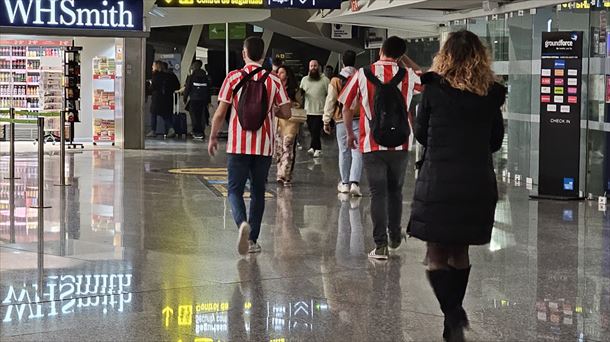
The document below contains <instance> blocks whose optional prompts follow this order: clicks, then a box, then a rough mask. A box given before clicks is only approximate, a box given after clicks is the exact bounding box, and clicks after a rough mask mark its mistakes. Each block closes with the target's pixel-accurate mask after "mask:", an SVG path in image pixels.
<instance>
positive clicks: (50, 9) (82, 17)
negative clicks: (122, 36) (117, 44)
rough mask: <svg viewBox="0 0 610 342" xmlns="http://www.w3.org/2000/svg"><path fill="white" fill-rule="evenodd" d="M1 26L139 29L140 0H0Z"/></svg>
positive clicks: (140, 23)
mask: <svg viewBox="0 0 610 342" xmlns="http://www.w3.org/2000/svg"><path fill="white" fill-rule="evenodd" d="M0 26H8V27H41V28H67V29H90V30H124V31H142V0H0Z"/></svg>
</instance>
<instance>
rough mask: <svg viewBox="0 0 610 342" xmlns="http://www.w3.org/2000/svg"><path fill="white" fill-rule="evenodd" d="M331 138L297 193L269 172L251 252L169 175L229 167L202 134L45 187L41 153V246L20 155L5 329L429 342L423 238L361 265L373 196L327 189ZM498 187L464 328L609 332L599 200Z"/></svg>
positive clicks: (4, 232)
mask: <svg viewBox="0 0 610 342" xmlns="http://www.w3.org/2000/svg"><path fill="white" fill-rule="evenodd" d="M326 143H327V145H326V146H325V148H326V153H325V156H324V158H323V159H321V160H320V161H318V162H314V161H312V160H310V159H309V157H308V156H306V155H305V153H303V152H299V155H298V159H297V164H296V173H295V174H296V176H295V182H294V183H295V184H294V186H293V187H292V188H276V185H275V184H273V183H270V185H269V186H270V193H273V194H274V197H273V198H269V199H268V201H267V210H266V213H265V219H264V224H263V232H262V237H261V244H262V246H263V253H262V254H261V255H259V256H256V257H249V258H245V259H241V258H239V257H238V256H237V253H236V252H235V251H234V239H235V237H236V230H235V227H234V224H233V223H232V219H231V217H230V211H229V209H228V206H227V202H226V199H225V198H224V197H222V196H218V192H217V191H214V190H213V189H211V188H210V187H208V186H206V184H204V182H202V180H201V179H200V178H199V177H200V176H197V175H191V174H184V173H179V174H175V173H170V172H169V171H168V170H170V169H191V168H212V169H213V168H222V167H223V166H224V162H225V161H224V157H222V156H220V157H217V158H216V159H210V158H208V157H207V154H206V153H205V148H204V147H205V145H203V144H197V143H190V142H189V143H187V144H186V145H185V144H184V143H166V142H156V143H154V144H153V145H152V146H151V148H150V149H149V150H146V151H120V150H104V149H100V150H94V151H77V152H72V151H70V152H69V153H68V162H67V165H68V175H69V177H68V180H69V182H70V183H71V184H72V186H71V187H67V188H60V187H56V186H54V184H55V183H57V181H58V159H57V158H58V157H57V156H56V155H50V156H47V157H46V158H45V162H46V166H45V169H46V170H45V181H46V182H45V184H46V186H45V189H44V191H45V201H46V203H45V204H47V205H51V206H52V208H51V209H46V210H43V211H42V214H43V215H44V217H42V219H43V221H44V230H43V232H42V233H43V234H42V236H43V240H44V241H43V243H42V244H39V234H38V233H39V232H38V215H40V213H41V211H39V210H36V209H30V207H31V206H35V205H37V199H38V189H37V172H38V169H37V163H36V156H35V154H30V153H22V154H18V159H17V175H18V176H20V177H21V179H19V180H15V181H14V183H13V184H11V181H9V180H4V179H1V180H0V182H1V187H0V219H1V221H0V339H1V340H2V341H5V340H6V341H43V340H44V341H83V340H96V341H97V340H103V341H174V342H176V341H183V342H186V341H198V342H203V341H206V342H207V341H246V340H249V341H278V342H279V341H439V340H440V339H441V338H440V330H441V326H442V317H441V313H440V310H439V309H438V305H437V303H436V301H435V299H434V297H433V294H432V291H431V290H430V288H429V286H428V284H427V281H426V279H425V275H424V267H423V266H422V264H421V261H422V259H423V256H424V244H423V243H422V242H420V241H417V240H414V239H410V240H408V242H407V245H406V248H403V249H402V250H401V251H399V252H398V253H397V255H395V256H394V257H392V258H391V259H390V260H389V261H388V262H386V263H383V262H382V263H371V262H369V261H368V260H367V258H366V251H367V250H368V249H370V248H372V243H373V242H372V237H371V234H372V231H371V230H372V229H371V222H370V212H369V209H368V208H369V201H370V197H369V196H368V194H365V197H364V198H363V199H362V200H357V199H351V198H341V197H337V195H336V193H335V190H334V189H335V184H336V181H337V175H338V170H337V166H336V162H335V160H336V148H334V147H333V146H332V140H328V141H327V142H326ZM2 151H3V152H2V155H0V170H1V173H2V174H1V175H0V176H1V177H2V178H4V177H6V176H7V175H8V156H7V155H6V153H5V151H6V149H3V150H2ZM273 171H274V170H272V172H273ZM499 173H500V170H499ZM500 174H501V173H500ZM270 179H273V177H270ZM408 179H409V181H408V182H407V184H406V185H405V194H406V196H405V201H404V206H405V209H406V210H405V214H404V215H405V216H407V215H408V212H409V210H408V208H409V205H410V196H411V194H412V187H413V181H414V177H413V173H412V171H409V175H408ZM211 180H216V179H211ZM13 188H14V197H11V195H10V193H11V189H13ZM364 188H366V186H365V187H364ZM500 192H501V194H502V195H501V200H500V203H499V205H498V209H497V215H496V218H497V222H496V226H495V229H494V232H493V236H492V242H491V244H489V245H488V246H484V247H478V248H473V250H472V263H473V265H474V268H473V273H472V276H471V284H470V288H469V290H468V293H467V298H466V302H465V306H466V309H467V311H469V313H470V316H471V319H472V330H470V331H468V332H467V337H468V338H469V340H472V341H534V340H547V341H548V340H550V341H608V340H610V219H609V218H608V215H607V213H606V212H601V211H598V208H597V204H596V203H590V202H551V201H530V200H528V197H527V191H526V189H525V184H523V186H515V185H514V184H508V183H506V182H502V179H501V178H500ZM13 204H14V210H11V209H12V208H13V206H12V205H13ZM40 251H43V253H40Z"/></svg>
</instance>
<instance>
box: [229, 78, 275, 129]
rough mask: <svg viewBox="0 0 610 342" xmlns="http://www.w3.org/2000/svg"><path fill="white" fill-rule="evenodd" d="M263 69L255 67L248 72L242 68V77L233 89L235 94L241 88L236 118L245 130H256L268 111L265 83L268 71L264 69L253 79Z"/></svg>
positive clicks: (263, 121) (260, 125) (261, 124)
mask: <svg viewBox="0 0 610 342" xmlns="http://www.w3.org/2000/svg"><path fill="white" fill-rule="evenodd" d="M263 70H265V69H264V68H262V67H259V68H256V69H254V70H252V71H251V72H250V73H246V72H245V71H243V70H242V71H241V73H242V75H243V78H242V79H241V81H239V83H238V84H237V86H236V87H235V90H234V91H233V94H235V95H237V94H238V93H239V90H240V89H241V95H240V96H239V103H238V105H237V118H238V119H239V124H240V125H241V127H242V128H243V129H245V130H246V131H258V130H259V129H260V128H261V127H262V126H263V123H265V119H266V118H267V114H268V113H269V96H268V94H267V84H266V83H265V81H266V80H267V77H269V71H265V72H264V73H263V75H262V76H261V77H260V78H259V79H258V80H254V79H253V77H254V75H256V74H257V73H259V72H260V71H263Z"/></svg>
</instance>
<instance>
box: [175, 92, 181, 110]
mask: <svg viewBox="0 0 610 342" xmlns="http://www.w3.org/2000/svg"><path fill="white" fill-rule="evenodd" d="M178 114H180V92H179V91H175V92H174V115H178Z"/></svg>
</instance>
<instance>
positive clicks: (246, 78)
mask: <svg viewBox="0 0 610 342" xmlns="http://www.w3.org/2000/svg"><path fill="white" fill-rule="evenodd" d="M262 70H265V68H263V67H258V68H256V69H254V70H252V71H251V72H249V73H247V72H245V71H244V70H241V74H242V75H243V77H242V79H241V80H240V81H239V83H237V85H236V86H235V89H233V94H237V93H238V92H239V90H240V89H241V88H242V87H243V86H244V84H245V83H246V82H248V81H250V80H251V79H252V77H254V75H256V74H258V73H259V72H260V71H262ZM268 76H269V73H268V72H267V73H266V74H265V75H264V76H263V77H264V78H265V79H266V78H267V77H268Z"/></svg>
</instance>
